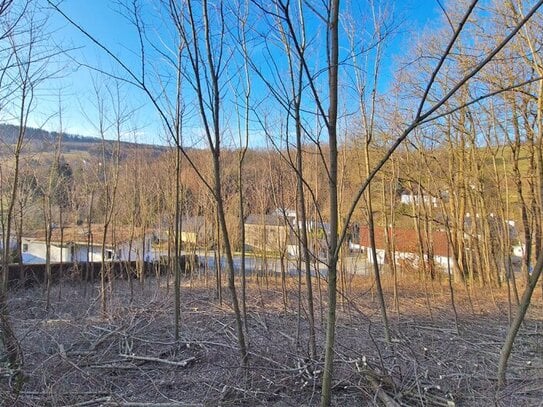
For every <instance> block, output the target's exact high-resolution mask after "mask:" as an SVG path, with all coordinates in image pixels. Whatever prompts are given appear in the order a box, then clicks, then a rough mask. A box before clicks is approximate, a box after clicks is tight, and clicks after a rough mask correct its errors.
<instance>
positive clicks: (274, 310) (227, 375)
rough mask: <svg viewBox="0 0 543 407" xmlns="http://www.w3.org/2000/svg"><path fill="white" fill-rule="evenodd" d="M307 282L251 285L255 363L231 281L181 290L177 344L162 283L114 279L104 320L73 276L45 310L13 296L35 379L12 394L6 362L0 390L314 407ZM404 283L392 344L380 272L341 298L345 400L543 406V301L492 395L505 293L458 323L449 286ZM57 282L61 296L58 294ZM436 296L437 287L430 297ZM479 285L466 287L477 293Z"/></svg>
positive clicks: (113, 399)
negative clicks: (379, 290)
mask: <svg viewBox="0 0 543 407" xmlns="http://www.w3.org/2000/svg"><path fill="white" fill-rule="evenodd" d="M297 281H298V280H297V279H296V278H295V277H289V278H288V279H287V282H286V294H287V297H286V298H284V297H283V292H284V291H282V290H281V282H280V280H279V279H278V278H276V277H275V276H273V277H269V278H267V279H266V278H259V279H256V278H255V279H253V280H252V281H251V282H250V284H249V290H248V296H247V297H248V300H247V303H248V321H247V329H248V342H249V347H250V351H251V355H250V367H249V369H247V370H245V369H243V368H242V367H241V365H240V357H239V351H238V348H237V341H236V335H235V332H236V331H235V319H234V316H233V314H232V311H231V309H230V307H229V299H228V296H227V292H226V289H225V290H224V293H223V295H224V298H223V303H222V305H221V304H220V303H219V301H218V300H217V299H216V298H215V297H216V295H215V294H216V293H215V291H214V288H213V287H214V285H213V283H212V282H211V281H208V283H209V284H208V285H206V280H205V279H203V278H201V279H196V278H195V279H193V280H192V281H188V280H187V281H184V282H183V287H182V307H181V330H180V340H178V341H175V339H174V328H173V326H174V323H173V321H174V318H173V296H172V287H171V285H170V286H169V287H167V285H166V281H165V280H164V279H162V281H160V282H158V283H157V281H156V280H154V279H148V280H147V281H146V282H145V284H144V285H143V286H141V285H139V283H137V282H136V283H134V292H133V295H131V290H130V285H129V284H128V282H127V281H116V282H115V283H114V286H113V287H112V288H111V291H110V292H109V294H108V295H109V298H110V300H109V302H108V313H107V316H106V317H102V316H101V312H100V302H99V300H98V298H99V296H98V287H97V286H91V285H90V283H85V284H67V283H66V284H64V285H62V287H61V286H56V287H54V289H53V292H52V298H53V301H52V307H51V309H50V310H49V311H47V312H46V311H45V302H44V301H43V293H42V291H41V289H40V288H32V289H28V290H20V291H16V292H12V293H11V294H10V309H11V315H12V317H13V321H14V325H15V327H16V331H17V335H18V338H19V339H20V343H21V346H22V348H23V350H24V355H25V365H24V373H25V377H26V382H25V385H24V388H23V391H22V393H21V394H20V395H19V398H18V399H17V400H16V401H15V400H13V399H10V397H11V394H12V393H11V391H10V386H11V382H10V378H9V375H8V372H7V371H6V370H5V369H4V370H3V371H2V372H3V373H4V375H3V377H2V380H1V387H0V391H1V392H2V394H1V395H0V396H1V397H3V399H4V400H9V401H6V403H7V404H6V405H20V406H68V405H72V406H76V405H77V406H130V405H131V406H144V405H146V406H151V405H158V406H166V405H179V406H188V405H197V406H218V405H222V406H228V405H232V406H233V405H235V406H239V405H246V406H255V405H271V406H305V405H317V404H318V403H319V398H320V385H321V380H322V366H323V359H324V355H323V348H324V346H323V344H324V328H325V326H324V324H325V320H324V315H325V308H324V306H323V304H322V302H321V301H320V299H325V298H326V295H325V294H326V293H325V292H323V290H324V287H325V282H322V284H321V285H320V287H321V290H319V285H318V284H315V297H316V317H317V344H318V348H319V352H321V354H320V355H319V358H318V360H311V359H310V358H309V351H308V349H309V347H308V343H307V338H308V327H307V322H306V301H305V287H301V293H302V295H301V301H299V300H298V299H299V296H298V287H297ZM426 287H427V291H425V290H424V284H423V283H420V282H410V283H406V282H404V283H402V284H401V285H400V286H399V290H398V300H399V311H400V312H399V313H397V312H396V311H395V309H396V307H395V306H394V303H393V294H392V293H393V291H392V287H391V284H390V282H387V281H385V288H386V298H387V301H388V314H389V318H390V321H391V328H392V333H393V340H392V343H389V344H387V343H386V342H385V341H384V340H383V337H384V335H383V329H382V324H381V320H380V313H379V309H378V303H377V301H376V298H375V294H374V292H373V285H372V281H371V279H369V278H367V279H359V280H358V279H354V280H351V281H349V283H348V286H346V287H343V289H344V293H343V292H342V293H341V295H340V300H339V303H338V310H339V319H338V324H337V346H336V358H335V374H334V397H333V402H334V404H335V405H338V406H343V405H345V406H346V405H383V403H384V401H386V398H387V397H388V398H390V399H393V400H395V401H396V403H398V404H399V405H404V406H415V405H421V406H451V405H466V406H471V405H498V406H506V405H507V406H510V405H523V406H529V405H540V404H541V400H543V313H542V311H543V307H542V305H541V299H540V297H539V296H538V298H537V299H535V300H534V304H533V306H532V307H531V311H530V314H529V318H528V319H527V321H526V323H525V324H524V326H523V328H522V330H521V332H520V334H519V337H518V340H517V342H516V345H515V348H514V353H513V356H512V358H511V362H510V369H509V372H508V385H507V387H506V388H505V389H503V390H502V391H499V392H498V391H496V370H497V362H498V356H499V350H500V347H501V344H502V342H503V339H504V337H505V334H506V329H507V325H508V309H509V307H508V303H507V295H506V291H505V289H502V290H497V289H496V290H493V291H490V290H481V289H473V290H472V291H471V292H469V293H468V292H467V291H466V290H465V289H464V288H463V287H457V288H456V293H455V294H456V299H457V301H456V305H457V309H458V327H457V324H456V323H455V317H454V314H453V312H452V311H451V309H452V307H451V302H450V295H449V292H448V288H447V286H446V285H445V284H443V285H440V284H439V283H433V284H429V285H427V286H426ZM59 291H60V292H59ZM425 292H427V293H428V294H425ZM468 294H469V295H468Z"/></svg>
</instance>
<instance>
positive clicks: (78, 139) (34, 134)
mask: <svg viewBox="0 0 543 407" xmlns="http://www.w3.org/2000/svg"><path fill="white" fill-rule="evenodd" d="M18 134H19V127H18V126H14V125H11V124H0V143H1V144H3V145H14V144H15V143H16V142H17V137H18ZM58 136H59V133H58V132H55V131H53V132H49V131H46V130H43V129H36V128H32V127H27V128H26V131H25V138H24V139H25V152H34V153H37V152H49V151H52V149H53V146H54V144H55V143H56V142H57V140H58ZM105 142H106V149H108V150H111V148H112V147H113V145H114V144H115V141H113V140H106V141H105ZM101 146H102V140H101V139H99V138H97V137H86V136H80V135H77V134H69V133H64V134H62V152H63V153H84V154H88V155H91V156H93V155H98V154H100V152H101ZM128 149H145V150H148V153H149V154H151V155H157V156H158V155H160V154H162V153H163V152H164V151H166V149H167V147H165V146H156V145H150V144H139V143H130V142H126V141H121V152H125V151H126V150H128Z"/></svg>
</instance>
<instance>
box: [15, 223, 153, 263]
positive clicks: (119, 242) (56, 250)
mask: <svg viewBox="0 0 543 407" xmlns="http://www.w3.org/2000/svg"><path fill="white" fill-rule="evenodd" d="M103 237H104V227H103V225H94V224H93V225H92V226H91V228H90V230H89V228H88V226H86V225H83V226H66V227H64V228H63V229H62V233H61V230H60V229H59V228H55V229H54V230H53V231H52V234H51V241H50V261H51V263H60V262H63V263H85V262H101V261H102V242H103ZM157 242H159V239H158V238H157V237H156V234H155V233H154V232H152V231H149V232H147V233H145V234H143V233H142V231H141V229H139V228H136V229H131V228H119V227H116V228H110V229H108V232H107V234H106V239H105V245H104V260H105V261H115V260H117V261H142V260H143V261H154V260H156V259H158V258H159V257H160V255H161V254H162V253H161V251H160V245H159V244H157ZM46 249H47V245H46V240H45V233H44V231H37V232H35V233H34V234H33V235H32V236H30V237H25V238H23V239H22V247H21V253H22V258H23V263H25V264H44V263H45V257H46Z"/></svg>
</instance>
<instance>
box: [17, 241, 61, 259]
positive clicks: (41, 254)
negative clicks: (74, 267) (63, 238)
mask: <svg viewBox="0 0 543 407" xmlns="http://www.w3.org/2000/svg"><path fill="white" fill-rule="evenodd" d="M46 250H47V246H46V244H45V242H40V241H33V240H26V239H23V247H22V252H23V253H28V254H30V255H32V256H34V257H36V258H39V259H43V264H45V257H46ZM49 253H50V261H51V263H60V262H65V263H67V262H70V261H71V253H70V248H68V247H64V248H61V247H60V246H58V245H55V244H51V245H50V251H49Z"/></svg>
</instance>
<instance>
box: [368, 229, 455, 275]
mask: <svg viewBox="0 0 543 407" xmlns="http://www.w3.org/2000/svg"><path fill="white" fill-rule="evenodd" d="M359 233H360V247H361V250H362V251H363V252H364V253H366V256H367V259H368V261H369V262H370V263H373V262H374V258H373V251H372V250H371V243H370V233H369V228H367V227H361V228H360V231H359ZM425 240H426V239H425ZM387 243H388V245H389V247H391V248H392V250H393V253H392V256H393V257H394V261H395V262H396V264H409V265H411V266H414V267H417V266H418V262H419V259H420V250H419V237H418V235H417V232H416V230H414V229H403V228H390V227H387V228H386V231H385V228H383V227H376V228H375V249H376V250H375V251H376V255H377V263H378V264H380V265H383V264H390V263H391V260H392V259H390V258H388V257H389V255H388V253H387ZM424 245H425V250H424V251H423V255H424V256H425V260H426V261H428V259H427V258H426V256H427V253H432V254H433V261H434V262H435V264H436V265H439V266H440V267H442V268H443V269H447V268H448V267H449V266H450V267H452V265H453V264H454V263H453V258H452V250H451V248H450V246H449V242H448V239H447V234H446V233H445V232H442V231H433V232H432V233H431V235H430V239H429V241H424Z"/></svg>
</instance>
